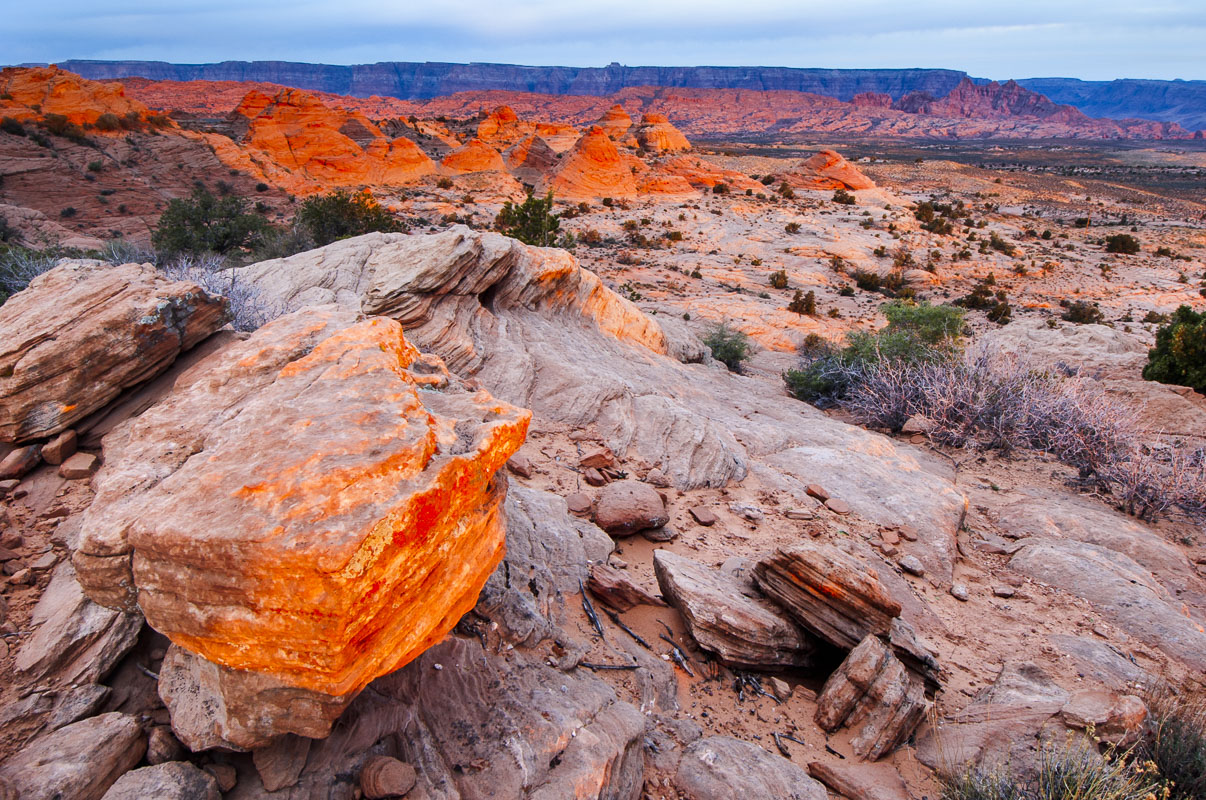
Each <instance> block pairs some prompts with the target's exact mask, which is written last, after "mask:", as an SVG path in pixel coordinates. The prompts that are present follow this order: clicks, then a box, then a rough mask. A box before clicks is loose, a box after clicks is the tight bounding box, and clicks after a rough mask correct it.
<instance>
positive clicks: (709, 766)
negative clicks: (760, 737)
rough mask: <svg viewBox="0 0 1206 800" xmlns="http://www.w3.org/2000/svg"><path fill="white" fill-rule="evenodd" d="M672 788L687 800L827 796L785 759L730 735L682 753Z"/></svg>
mask: <svg viewBox="0 0 1206 800" xmlns="http://www.w3.org/2000/svg"><path fill="white" fill-rule="evenodd" d="M674 785H675V787H676V788H677V789H678V790H679V791H680V792H681V793H682V796H683V797H684V798H687V800H729V798H736V797H747V798H771V797H774V798H783V800H825V799H826V798H827V797H828V793H827V792H826V791H825V787H824V786H822V785H821V784H820V783H819V782H817V781H815V780H813V779H812V778H811V777H809V775H808V773H807V772H805V771H804V770H803V769H801V768H800V767H798V766H796V765H795V764H793V763H792V762H790V761H788V760H787V759H786V758H783V757H781V756H777V755H773V754H771V753H768V752H767V751H765V750H763V749H762V748H761V747H759V746H758V745H756V744H753V743H752V742H743V741H741V740H740V739H734V738H732V737H729V736H712V737H709V738H707V739H700V740H699V741H697V742H694V743H692V744H691V746H690V747H688V748H687V750H686V752H685V753H683V758H682V762H681V763H680V764H679V767H678V773H677V774H676V775H675V777H674Z"/></svg>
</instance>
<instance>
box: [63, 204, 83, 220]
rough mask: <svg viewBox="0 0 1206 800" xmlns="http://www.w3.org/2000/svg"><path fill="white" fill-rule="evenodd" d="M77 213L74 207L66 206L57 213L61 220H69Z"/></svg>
mask: <svg viewBox="0 0 1206 800" xmlns="http://www.w3.org/2000/svg"><path fill="white" fill-rule="evenodd" d="M78 213H79V212H78V211H77V210H76V208H75V206H67V207H66V208H64V209H63V210H62V211H60V212H59V216H60V217H62V218H63V219H71V218H72V217H74V216H75V215H76V214H78Z"/></svg>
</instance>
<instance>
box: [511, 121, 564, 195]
mask: <svg viewBox="0 0 1206 800" xmlns="http://www.w3.org/2000/svg"><path fill="white" fill-rule="evenodd" d="M503 156H504V159H505V163H506V166H507V169H508V170H509V171H510V172H511V174H512V175H514V176H515V177H516V178H518V179H519V180H521V181H525V182H527V183H531V184H532V185H535V184H536V182H537V181H539V180H540V179H541V178H542V177H543V176H544V175H546V174H548V173H549V172H550V171H551V170H552V169H553V167H554V166H556V164H557V154H556V153H555V152H554V151H553V148H552V147H550V146H549V143H548V142H546V141H545V140H544V139H543V138H542V137H540V136H537V135H536V134H532V135H531V136H529V137H527V138H526V139H523V140H521V141H519V142H517V143H516V144H515V145H514V146H513V147H511V148H509V149H508V150H507V151H506V153H504V154H503Z"/></svg>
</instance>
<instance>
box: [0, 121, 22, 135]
mask: <svg viewBox="0 0 1206 800" xmlns="http://www.w3.org/2000/svg"><path fill="white" fill-rule="evenodd" d="M0 131H3V132H4V133H11V134H12V135H13V136H24V135H25V126H24V125H22V124H21V121H20V120H15V119H13V118H12V117H0Z"/></svg>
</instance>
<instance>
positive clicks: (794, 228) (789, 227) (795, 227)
mask: <svg viewBox="0 0 1206 800" xmlns="http://www.w3.org/2000/svg"><path fill="white" fill-rule="evenodd" d="M783 230H785V231H787V232H788V233H799V232H800V223H798V222H789V223H787V224H786V225H784V226H783Z"/></svg>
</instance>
